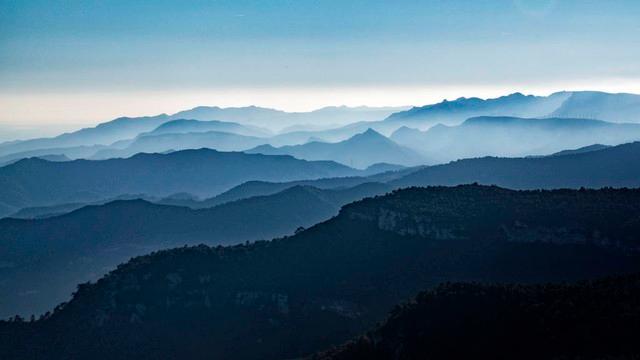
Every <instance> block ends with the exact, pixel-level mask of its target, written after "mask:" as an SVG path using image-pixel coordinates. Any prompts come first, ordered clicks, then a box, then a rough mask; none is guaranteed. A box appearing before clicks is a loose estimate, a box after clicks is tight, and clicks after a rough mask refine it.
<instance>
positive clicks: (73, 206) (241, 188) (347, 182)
mask: <svg viewBox="0 0 640 360" xmlns="http://www.w3.org/2000/svg"><path fill="white" fill-rule="evenodd" d="M418 169H420V167H414V168H402V169H398V167H397V166H394V165H388V164H376V165H372V166H370V167H369V168H367V169H365V170H364V171H363V172H362V173H363V175H362V176H349V177H337V178H321V179H314V180H297V181H288V182H267V181H247V182H245V183H242V184H240V185H238V186H235V187H233V188H231V189H229V190H227V191H225V192H223V193H221V194H219V195H216V196H214V197H211V198H206V199H202V200H200V199H198V198H197V197H195V196H194V195H191V194H189V193H176V194H172V195H169V196H167V197H164V198H158V197H153V196H146V195H144V194H125V195H120V196H118V197H116V198H109V199H104V200H100V201H93V202H85V203H61V204H56V205H50V206H36V207H26V208H23V209H20V210H18V211H16V212H14V213H12V214H9V215H7V217H11V218H17V219H36V218H47V217H52V216H57V215H62V214H66V213H69V212H71V211H73V210H77V209H80V208H82V207H85V206H88V205H101V204H105V203H107V202H111V201H115V200H127V199H144V200H147V201H150V202H153V203H155V204H162V205H175V206H185V207H189V208H192V209H204V208H210V207H214V206H217V205H220V204H224V203H227V202H231V201H236V200H241V199H247V198H250V197H254V196H265V195H272V194H275V193H278V192H280V191H283V190H285V189H289V188H292V187H294V186H310V187H314V188H318V189H334V190H344V189H348V188H355V187H358V186H369V185H365V184H380V183H385V182H389V181H392V180H395V179H399V178H401V177H403V176H405V175H407V174H410V173H411V172H414V171H417V170H418ZM371 186H373V185H371ZM385 186H386V185H385Z"/></svg>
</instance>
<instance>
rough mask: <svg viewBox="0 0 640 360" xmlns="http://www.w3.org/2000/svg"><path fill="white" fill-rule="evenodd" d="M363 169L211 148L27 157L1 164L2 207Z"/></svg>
mask: <svg viewBox="0 0 640 360" xmlns="http://www.w3.org/2000/svg"><path fill="white" fill-rule="evenodd" d="M361 173H362V172H361V171H357V170H354V169H352V168H349V167H347V166H344V165H340V164H337V163H335V162H331V161H304V160H298V159H294V158H292V157H290V156H265V155H260V154H245V153H231V152H218V151H214V150H207V149H200V150H185V151H177V152H172V153H169V154H138V155H136V156H133V157H130V158H127V159H111V160H100V161H89V160H75V161H67V162H50V161H45V160H40V159H25V160H21V161H18V162H17V163H14V164H11V165H8V166H5V167H2V168H0V204H1V205H3V206H0V208H2V207H5V208H13V211H11V212H14V211H17V210H18V209H21V208H25V207H33V206H46V205H55V204H60V203H69V202H88V201H97V200H101V199H108V198H113V197H116V196H119V195H122V194H146V195H149V196H156V197H164V196H169V195H171V194H175V193H178V192H189V193H191V194H194V195H196V196H198V197H209V196H213V195H217V194H219V193H221V192H223V191H225V190H228V189H230V188H232V187H234V186H236V185H239V184H241V183H243V182H245V181H249V180H264V181H293V180H305V179H317V178H323V177H340V176H353V175H359V174H361ZM2 215H6V214H0V216H2Z"/></svg>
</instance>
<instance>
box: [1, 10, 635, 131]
mask: <svg viewBox="0 0 640 360" xmlns="http://www.w3.org/2000/svg"><path fill="white" fill-rule="evenodd" d="M560 89H570V90H571V89H596V90H607V91H626V92H640V1H637V0H629V1H623V0H620V1H615V0H611V1H589V0H583V1H572V0H496V1H481V0H475V1H427V0H422V1H417V0H415V1H410V0H386V1H378V0H269V1H267V0H263V1H256V0H254V1H243V0H218V1H188V0H181V1H166V0H154V1H133V0H127V1H120V0H114V1H108V0H102V1H81V0H76V1H71V0H69V1H52V0H44V1H39V0H0V125H1V124H3V123H4V124H13V125H16V124H18V125H20V124H21V125H24V126H28V125H30V124H38V125H39V126H40V124H49V126H52V125H54V124H55V126H62V125H64V124H66V125H69V124H74V123H85V124H88V123H95V122H98V121H103V120H106V119H109V118H113V117H115V116H118V115H141V114H155V113H160V112H175V111H178V110H180V109H183V108H188V107H192V106H195V105H220V106H230V105H234V106H237V105H248V104H257V105H263V106H271V107H277V108H283V109H289V110H306V109H311V108H316V107H320V106H324V105H329V104H347V105H360V104H366V105H411V104H415V105H421V104H425V103H430V102H433V101H439V100H442V99H443V98H454V97H458V96H463V95H464V96H473V95H475V96H480V97H489V96H496V95H500V94H504V93H509V92H514V91H521V92H525V93H536V94H546V93H550V92H552V91H555V90H560ZM2 129H3V128H2V127H1V126H0V132H1V131H3V130H2Z"/></svg>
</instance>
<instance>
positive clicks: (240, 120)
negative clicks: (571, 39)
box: [0, 91, 640, 163]
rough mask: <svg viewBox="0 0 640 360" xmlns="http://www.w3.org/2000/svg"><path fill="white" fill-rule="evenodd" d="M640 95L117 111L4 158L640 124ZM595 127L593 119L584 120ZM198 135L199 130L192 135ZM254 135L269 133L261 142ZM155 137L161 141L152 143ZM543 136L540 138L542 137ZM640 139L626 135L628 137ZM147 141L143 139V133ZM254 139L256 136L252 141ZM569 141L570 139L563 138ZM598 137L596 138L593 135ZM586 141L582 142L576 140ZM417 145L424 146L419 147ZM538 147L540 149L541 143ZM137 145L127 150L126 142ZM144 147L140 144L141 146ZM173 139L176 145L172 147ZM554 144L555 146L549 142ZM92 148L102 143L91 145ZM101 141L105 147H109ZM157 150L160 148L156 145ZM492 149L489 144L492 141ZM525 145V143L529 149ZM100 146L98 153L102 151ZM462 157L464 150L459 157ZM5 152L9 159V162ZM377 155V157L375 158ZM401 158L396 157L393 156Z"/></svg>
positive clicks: (18, 147) (0, 148)
mask: <svg viewBox="0 0 640 360" xmlns="http://www.w3.org/2000/svg"><path fill="white" fill-rule="evenodd" d="M638 109H640V96H638V95H633V94H608V93H601V92H594V91H582V92H558V93H554V94H551V95H549V96H532V95H523V94H520V93H514V94H511V95H507V96H503V97H499V98H495V99H486V100H484V99H480V98H459V99H456V100H453V101H446V100H445V101H443V102H440V103H437V104H431V105H426V106H422V107H414V108H411V109H406V108H389V107H387V108H367V107H358V108H348V107H328V108H323V109H319V110H316V111H312V112H301V113H287V112H284V111H279V110H273V109H266V108H260V107H255V106H249V107H244V108H220V107H204V106H203V107H197V108H194V109H191V110H186V111H181V112H178V113H175V114H173V115H166V114H161V115H157V116H149V117H139V118H127V117H124V118H118V119H115V120H113V121H109V122H106V123H102V124H99V125H98V126H96V127H93V128H86V129H81V130H79V131H76V132H72V133H67V134H62V135H60V136H57V137H53V138H41V139H31V140H24V141H12V142H5V143H1V144H0V163H2V162H7V161H9V160H15V159H20V158H26V157H30V156H44V155H65V156H67V157H69V158H72V159H78V158H91V157H95V158H100V159H104V158H108V157H110V156H114V157H122V156H130V155H133V154H135V151H137V150H138V149H144V148H147V149H154V151H159V152H165V151H169V150H177V149H187V148H194V147H195V146H199V145H201V144H204V145H206V147H210V148H213V149H216V150H229V149H232V147H231V146H230V145H229V144H231V143H233V142H237V143H238V144H239V145H238V146H236V147H235V148H233V149H234V150H235V149H236V148H237V149H238V150H244V149H240V148H241V147H246V149H248V148H251V147H255V146H258V145H263V144H269V145H272V146H275V147H281V146H287V145H304V144H306V143H309V142H314V141H317V142H340V141H344V140H347V139H348V138H350V137H352V136H354V135H356V134H358V133H362V132H365V131H366V130H367V129H369V128H371V129H373V130H375V131H377V132H380V133H381V134H383V135H385V136H389V135H391V134H392V133H393V132H395V131H396V130H398V129H399V128H401V127H403V126H404V127H408V128H410V129H416V130H427V129H429V128H430V127H432V126H435V125H437V124H443V125H448V126H452V125H459V124H461V123H463V122H464V121H465V120H466V119H468V118H471V117H485V116H496V117H524V118H550V117H552V118H573V119H575V118H585V119H598V120H602V121H608V122H624V123H638V121H639V120H638V119H639V118H640V110H638ZM584 124H585V126H586V127H587V128H589V125H588V124H589V123H588V122H585V123H584ZM410 129H402V130H401V131H399V132H398V133H396V134H395V135H396V137H395V139H394V140H395V141H396V142H398V143H399V145H401V146H411V145H412V146H413V147H414V148H415V149H416V150H419V151H422V152H421V154H422V155H423V156H427V158H428V160H430V161H433V160H438V161H442V160H441V159H444V161H447V160H455V159H457V158H454V157H453V156H442V152H443V151H444V152H445V153H446V152H448V151H447V149H445V150H442V149H430V148H429V147H428V144H427V143H424V142H423V143H418V144H416V141H415V140H416V138H417V137H420V136H419V133H416V130H410ZM211 131H215V132H220V133H230V134H235V135H239V136H249V137H250V138H251V139H248V140H247V143H246V144H242V142H243V141H244V140H246V139H243V138H240V137H232V136H226V137H222V135H220V134H218V135H217V137H215V136H211V137H210V138H208V139H203V137H206V136H204V135H198V136H196V138H191V137H190V136H187V135H186V134H187V133H206V132H211ZM403 133H404V134H405V135H407V136H406V137H407V138H408V142H407V143H403V142H402V141H401V140H402V139H403V137H402V136H401V135H402V134H403ZM169 134H182V136H177V135H176V136H169ZM144 135H165V136H162V137H158V138H149V139H146V142H145V144H144V145H139V144H133V143H134V142H135V141H136V139H137V138H138V137H144ZM568 135H569V136H567V137H564V138H563V141H558V143H557V144H556V146H555V148H554V149H555V150H554V151H560V150H563V149H567V148H570V147H572V146H574V147H578V146H586V145H590V144H583V143H580V138H578V139H574V138H573V137H572V136H570V135H571V134H568ZM194 136H195V135H194ZM483 137H484V138H488V137H487V136H483V135H482V134H480V133H474V134H473V138H474V139H476V140H477V139H481V138H483ZM252 138H264V139H265V140H264V141H263V142H261V143H260V144H257V143H256V142H255V139H252ZM154 140H156V141H157V142H158V144H151V143H152V142H153V141H154ZM468 140H469V139H468V138H459V139H456V140H451V141H452V142H451V143H449V145H453V146H454V148H453V149H452V150H453V152H454V153H458V154H459V155H458V156H462V155H465V156H467V155H468V156H485V155H503V156H506V155H509V156H514V155H518V156H521V155H541V154H539V153H535V154H533V153H532V154H524V153H518V154H516V153H515V152H514V153H511V154H506V153H503V154H497V153H483V152H482V151H483V150H486V149H485V148H483V147H482V146H477V149H478V151H477V152H475V153H473V152H472V153H469V151H467V152H464V151H463V152H461V151H459V150H458V149H457V148H455V146H459V145H460V144H463V143H464V142H466V141H468ZM538 140H540V139H538ZM613 140H615V141H612V142H611V143H608V145H616V144H619V143H622V142H625V141H623V140H621V139H620V138H619V137H615V136H614V137H613ZM631 140H638V139H637V138H634V139H627V140H626V141H631ZM140 141H142V140H140ZM252 141H253V142H252ZM565 141H566V144H565V143H564V142H565ZM595 142H598V141H595ZM577 143H580V144H579V145H576V144H577ZM549 144H550V143H548V142H547V143H545V142H542V144H540V145H539V146H538V147H540V148H545V146H547V147H548V145H549ZM416 145H418V146H416ZM530 145H532V149H533V150H534V151H535V150H537V149H536V147H535V146H533V145H535V144H530ZM129 146H131V147H130V148H129V149H125V148H127V147H129ZM138 146H139V147H138ZM168 146H171V147H169V148H168ZM549 146H550V145H549ZM92 147H96V148H95V149H92ZM100 147H107V148H108V149H103V148H100ZM156 149H158V150H156ZM427 150H431V151H439V152H438V153H436V154H425V153H424V152H425V151H427ZM488 150H491V149H490V148H489V149H488ZM526 150H527V149H522V151H526ZM96 153H100V154H96ZM458 158H460V157H458ZM3 159H6V161H3ZM369 162H370V163H371V162H376V161H375V160H370V161H369ZM389 162H390V163H395V162H394V161H389Z"/></svg>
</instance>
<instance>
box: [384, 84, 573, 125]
mask: <svg viewBox="0 0 640 360" xmlns="http://www.w3.org/2000/svg"><path fill="white" fill-rule="evenodd" d="M570 96H571V93H568V92H558V93H554V94H552V95H550V96H533V95H523V94H521V93H514V94H511V95H507V96H501V97H499V98H495V99H486V100H484V99H480V98H464V97H462V98H459V99H456V100H453V101H447V100H444V101H442V102H440V103H437V104H433V105H426V106H422V107H413V108H411V109H409V110H407V111H402V112H397V113H394V114H392V115H391V116H389V117H388V118H387V119H386V120H385V121H387V122H399V123H402V124H404V125H408V126H411V127H417V128H428V127H429V126H431V125H435V124H438V123H441V124H452V125H455V124H459V123H461V122H462V121H464V120H466V119H468V118H470V117H476V116H511V117H543V116H547V115H549V114H551V113H552V112H553V111H555V110H556V109H558V108H559V107H560V106H561V105H562V103H563V102H564V101H565V100H566V99H568V98H569V97H570Z"/></svg>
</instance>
